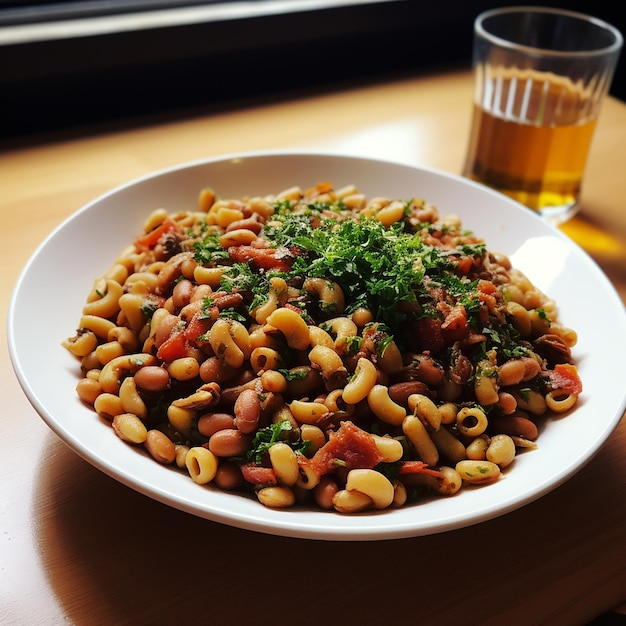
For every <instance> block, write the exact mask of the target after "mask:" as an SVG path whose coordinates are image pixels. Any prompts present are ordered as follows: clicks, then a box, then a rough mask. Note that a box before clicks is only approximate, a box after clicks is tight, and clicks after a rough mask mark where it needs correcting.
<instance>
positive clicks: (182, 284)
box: [172, 280, 194, 309]
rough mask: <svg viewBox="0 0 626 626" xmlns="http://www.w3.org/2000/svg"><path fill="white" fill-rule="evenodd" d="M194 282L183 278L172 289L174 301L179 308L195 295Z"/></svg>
mask: <svg viewBox="0 0 626 626" xmlns="http://www.w3.org/2000/svg"><path fill="white" fill-rule="evenodd" d="M193 289H194V287H193V283H192V282H191V281H190V280H181V281H179V282H178V283H176V285H175V286H174V289H173V290H172V302H173V303H174V306H175V307H176V308H177V309H182V308H183V307H184V306H186V305H187V304H189V302H190V301H191V296H192V295H193Z"/></svg>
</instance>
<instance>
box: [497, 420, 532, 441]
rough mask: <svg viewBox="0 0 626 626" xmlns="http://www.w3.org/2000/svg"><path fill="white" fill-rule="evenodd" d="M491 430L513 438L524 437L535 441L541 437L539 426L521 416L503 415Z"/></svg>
mask: <svg viewBox="0 0 626 626" xmlns="http://www.w3.org/2000/svg"><path fill="white" fill-rule="evenodd" d="M490 430H493V431H494V432H498V433H502V434H504V435H509V436H511V437H523V438H524V439H529V440H530V441H534V440H535V439H537V437H538V436H539V431H538V429H537V425H536V424H535V423H534V422H533V421H532V420H530V419H528V418H527V417H523V416H521V415H503V416H502V417H498V418H497V419H495V420H494V421H493V422H492V427H491V429H490Z"/></svg>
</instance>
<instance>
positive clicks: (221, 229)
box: [63, 183, 582, 514]
mask: <svg viewBox="0 0 626 626" xmlns="http://www.w3.org/2000/svg"><path fill="white" fill-rule="evenodd" d="M576 340H577V337H576V333H575V331H574V330H572V329H570V328H567V327H565V326H563V325H562V324H561V323H560V322H559V320H558V315H557V308H556V303H555V302H554V301H553V300H552V299H550V298H549V297H548V296H547V295H545V294H544V293H542V292H541V291H540V290H539V289H537V288H536V287H535V286H534V285H533V284H532V283H531V282H530V280H529V279H528V278H527V277H526V276H525V275H524V274H523V273H522V272H521V271H520V270H519V269H517V268H515V267H512V265H511V262H510V260H509V259H508V258H507V256H506V255H504V254H502V253H497V252H494V251H491V250H489V249H488V248H487V246H486V243H485V242H484V241H483V240H482V239H480V238H479V237H477V236H475V235H474V234H473V233H471V232H468V231H467V230H465V229H464V228H463V225H462V224H461V222H460V220H459V219H458V217H456V216H454V215H447V216H441V215H440V214H439V211H438V209H437V208H436V207H435V206H433V205H431V204H429V203H428V202H427V201H425V200H423V199H419V198H409V199H394V198H388V197H366V196H365V195H364V194H363V193H360V192H359V190H358V188H357V187H356V186H354V185H349V186H346V187H342V188H340V189H335V188H334V187H333V186H332V185H331V184H329V183H319V184H317V185H315V186H314V187H312V188H310V189H301V188H300V187H293V188H290V189H286V190H284V191H282V192H280V193H277V194H275V195H268V196H258V197H245V198H237V199H224V198H219V197H218V196H217V195H216V193H215V192H214V191H213V190H212V189H210V188H206V189H203V190H201V191H200V193H199V198H198V207H197V208H196V209H195V210H190V211H180V212H168V211H167V210H165V209H155V210H154V211H153V212H152V213H151V214H150V215H148V216H147V219H146V221H145V223H144V226H143V232H142V233H141V234H139V235H138V236H137V237H136V238H135V240H134V241H133V242H132V243H130V244H129V245H128V247H127V248H126V249H125V250H123V251H122V252H121V254H120V255H119V257H118V258H117V259H114V260H112V263H111V266H110V269H109V270H108V271H107V272H106V273H105V274H104V275H103V276H101V277H98V278H97V279H96V280H95V281H94V285H93V287H92V289H91V291H90V292H89V294H87V296H86V302H85V305H84V307H83V310H82V315H81V316H80V319H79V323H78V328H77V331H76V333H75V334H74V335H73V336H72V337H70V338H68V339H66V340H65V341H64V342H63V345H64V346H65V347H66V348H67V349H68V350H69V351H70V352H71V353H72V354H73V355H75V356H76V357H77V359H79V361H80V368H81V377H80V378H79V380H78V383H77V386H76V391H77V395H78V397H79V398H80V399H81V400H82V401H83V402H84V403H86V404H87V405H89V406H90V407H93V410H94V411H95V413H96V414H97V415H98V416H99V417H100V418H101V419H103V420H105V421H106V422H107V423H110V424H111V426H112V429H113V431H114V432H115V433H116V435H117V436H118V437H119V438H120V439H121V440H123V441H124V442H125V443H126V444H128V445H134V446H140V447H142V448H143V449H145V450H146V452H147V454H148V455H149V456H150V457H152V458H153V459H155V460H156V461H158V462H159V463H163V464H168V465H172V466H175V467H178V468H180V470H181V471H184V472H186V473H188V474H189V476H190V478H191V479H192V480H194V481H195V482H196V483H198V484H199V485H211V486H213V487H215V488H218V489H223V490H228V491H233V492H238V493H242V494H246V493H247V494H250V495H252V496H254V497H256V498H258V500H259V502H261V503H262V504H264V505H266V506H268V507H273V508H284V507H291V506H314V507H319V508H322V509H326V510H329V511H336V512H339V513H345V514H347V513H358V512H362V511H371V510H381V509H387V508H392V507H399V506H404V505H407V504H410V503H415V502H420V501H426V500H427V499H428V498H429V497H437V496H441V497H445V496H452V495H454V494H455V493H457V492H458V491H459V490H461V489H464V488H468V487H469V488H471V487H472V486H475V485H485V484H489V483H493V482H495V481H497V480H499V479H500V477H501V476H502V475H503V474H505V473H506V472H508V471H513V465H514V461H515V458H516V456H517V455H519V454H522V453H525V452H526V451H530V450H532V449H533V448H535V447H536V446H537V445H538V443H537V441H538V439H539V438H540V431H541V426H542V423H543V421H544V420H546V419H549V417H550V415H551V414H555V413H558V414H562V413H566V412H567V411H570V410H571V409H572V408H573V407H574V406H575V404H576V402H577V399H578V397H579V395H580V394H581V393H582V384H581V381H580V378H579V376H578V372H577V368H576V365H575V362H574V359H573V357H572V348H573V347H574V346H575V344H576Z"/></svg>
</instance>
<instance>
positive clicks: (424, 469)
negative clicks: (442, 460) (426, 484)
mask: <svg viewBox="0 0 626 626" xmlns="http://www.w3.org/2000/svg"><path fill="white" fill-rule="evenodd" d="M399 473H400V474H405V475H406V474H428V475H429V476H435V477H436V478H441V477H442V476H443V474H442V473H441V472H440V471H439V470H436V469H433V468H432V467H429V466H428V464H426V463H424V461H404V462H403V463H401V464H400V471H399Z"/></svg>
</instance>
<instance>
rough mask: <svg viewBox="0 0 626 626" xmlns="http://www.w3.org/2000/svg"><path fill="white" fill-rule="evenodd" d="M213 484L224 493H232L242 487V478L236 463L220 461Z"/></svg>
mask: <svg viewBox="0 0 626 626" xmlns="http://www.w3.org/2000/svg"><path fill="white" fill-rule="evenodd" d="M213 482H214V483H215V484H216V485H217V486H218V487H219V488H220V489H224V490H225V491H234V490H235V489H239V487H241V486H242V485H243V476H242V475H241V470H240V469H239V466H238V465H237V464H236V463H233V462H231V461H221V462H220V464H219V465H218V467H217V472H216V474H215V478H214V479H213Z"/></svg>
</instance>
